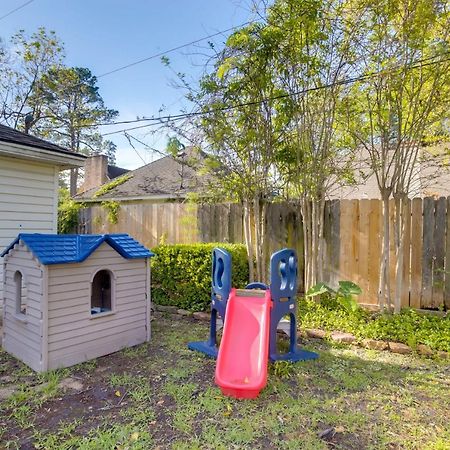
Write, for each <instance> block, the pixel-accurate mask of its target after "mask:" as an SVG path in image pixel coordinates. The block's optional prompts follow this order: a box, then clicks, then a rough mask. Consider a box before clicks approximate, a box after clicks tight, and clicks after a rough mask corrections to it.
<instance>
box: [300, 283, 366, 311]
mask: <svg viewBox="0 0 450 450" xmlns="http://www.w3.org/2000/svg"><path fill="white" fill-rule="evenodd" d="M361 292H362V290H361V288H360V287H359V286H358V285H357V284H355V283H353V282H352V281H339V288H338V290H337V291H336V290H334V289H332V288H331V287H330V286H328V285H326V284H325V283H319V284H316V285H315V286H313V287H311V288H309V289H308V292H307V293H306V297H315V296H317V295H323V294H327V295H329V296H331V297H332V298H334V299H335V300H336V301H337V302H338V303H339V304H340V305H341V306H342V307H343V308H344V309H345V310H346V311H347V312H349V313H351V312H356V310H357V309H358V308H359V305H358V303H357V301H356V300H355V298H354V296H355V295H359V294H361Z"/></svg>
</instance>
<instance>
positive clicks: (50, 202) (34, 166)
mask: <svg viewBox="0 0 450 450" xmlns="http://www.w3.org/2000/svg"><path fill="white" fill-rule="evenodd" d="M58 173H59V167H58V166H55V165H54V164H53V165H51V164H39V163H36V162H33V161H26V160H21V159H16V158H9V157H5V156H0V250H3V249H4V248H5V247H7V246H8V245H9V244H10V243H11V242H12V241H13V240H14V239H15V238H16V237H17V235H18V234H19V233H56V230H57V218H58V217H57V204H58V202H57V198H58ZM2 272H3V265H2V258H0V299H1V297H2V295H1V292H2V284H3V283H2V280H3V277H2ZM0 307H1V301H0Z"/></svg>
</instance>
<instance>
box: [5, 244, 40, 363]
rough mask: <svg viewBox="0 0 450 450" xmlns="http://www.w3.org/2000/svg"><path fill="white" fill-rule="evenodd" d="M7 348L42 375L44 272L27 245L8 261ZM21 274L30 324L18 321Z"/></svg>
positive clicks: (18, 245) (6, 297) (9, 255)
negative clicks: (19, 275) (17, 275)
mask: <svg viewBox="0 0 450 450" xmlns="http://www.w3.org/2000/svg"><path fill="white" fill-rule="evenodd" d="M5 262H6V263H7V264H6V271H5V286H4V298H5V307H4V315H3V317H4V323H3V347H4V348H5V350H6V351H7V352H9V353H11V354H13V355H14V356H16V357H17V358H19V359H21V360H22V361H24V362H25V363H26V364H28V365H29V366H30V367H31V368H33V369H34V370H37V371H41V370H42V369H43V367H42V339H41V336H42V334H43V322H42V314H41V304H42V292H43V285H44V268H43V267H41V266H40V264H39V262H38V261H37V260H36V259H35V258H34V257H33V255H32V254H31V252H30V251H29V250H28V249H27V248H26V247H25V246H24V245H23V244H17V245H16V246H15V247H14V250H13V251H12V252H11V253H10V254H8V255H7V256H6V257H5ZM17 270H19V271H20V272H21V273H22V276H23V286H24V287H25V289H26V294H27V310H26V315H25V318H26V322H24V321H22V320H19V319H18V318H16V317H22V316H21V315H19V316H17V315H16V283H15V281H14V274H15V273H16V271H17Z"/></svg>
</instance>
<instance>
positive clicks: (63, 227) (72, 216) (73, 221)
mask: <svg viewBox="0 0 450 450" xmlns="http://www.w3.org/2000/svg"><path fill="white" fill-rule="evenodd" d="M83 207H84V205H83V203H78V202H75V201H73V200H72V198H71V197H70V195H69V191H68V190H67V189H60V190H59V201H58V233H60V234H67V233H73V232H75V231H76V227H77V225H78V211H79V210H80V209H81V208H83Z"/></svg>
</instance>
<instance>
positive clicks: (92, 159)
mask: <svg viewBox="0 0 450 450" xmlns="http://www.w3.org/2000/svg"><path fill="white" fill-rule="evenodd" d="M107 181H109V178H108V157H107V156H106V155H94V156H89V158H88V159H86V163H85V165H84V183H83V186H82V187H81V192H85V191H88V190H89V189H92V188H96V187H99V186H101V185H102V184H104V183H106V182H107Z"/></svg>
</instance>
